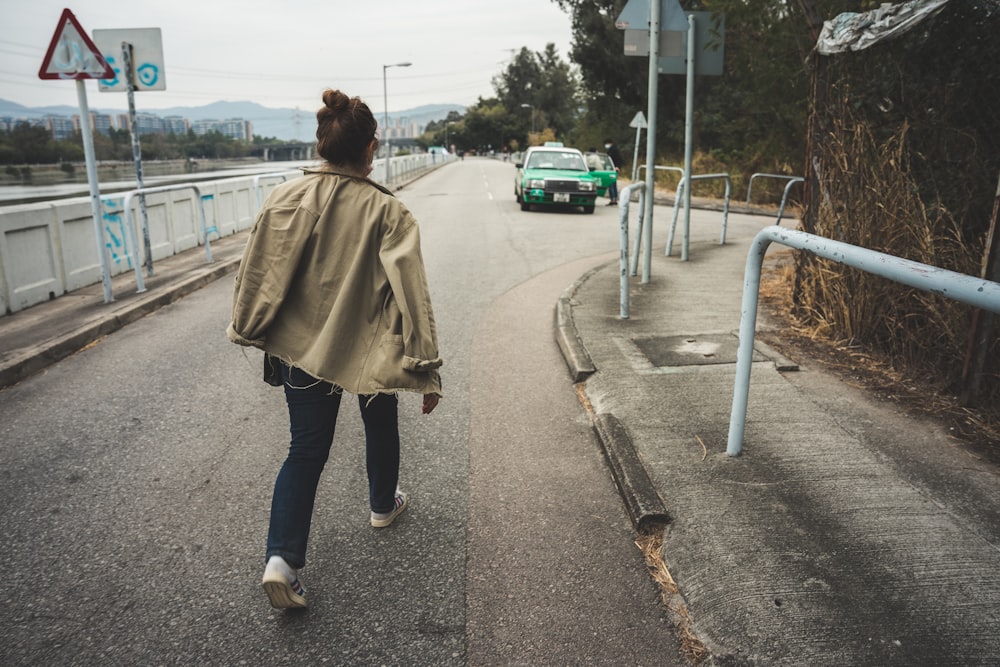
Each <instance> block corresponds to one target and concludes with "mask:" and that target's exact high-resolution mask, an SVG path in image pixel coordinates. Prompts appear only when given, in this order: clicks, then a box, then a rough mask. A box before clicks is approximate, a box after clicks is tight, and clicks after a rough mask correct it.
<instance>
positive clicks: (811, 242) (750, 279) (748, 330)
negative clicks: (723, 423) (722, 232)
mask: <svg viewBox="0 0 1000 667" xmlns="http://www.w3.org/2000/svg"><path fill="white" fill-rule="evenodd" d="M771 243H780V244H782V245H786V246H789V247H791V248H797V249H799V250H805V251H806V252H811V253H813V254H814V255H818V256H820V257H824V258H826V259H830V260H833V261H835V262H839V263H841V264H846V265H847V266H852V267H854V268H856V269H860V270H862V271H865V272H867V273H873V274H875V275H878V276H882V277H883V278H888V279H889V280H893V281H895V282H898V283H902V284H904V285H909V286H910V287H916V288H917V289H922V290H926V291H929V292H934V293H936V294H940V295H941V296H946V297H948V298H950V299H954V300H956V301H961V302H963V303H967V304H970V305H972V306H976V307H977V308H982V309H984V310H989V311H991V312H994V313H1000V283H996V282H993V281H990V280H986V279H985V278H976V277H974V276H969V275H966V274H964V273H956V272H954V271H948V270H947V269H941V268H938V267H935V266H930V265H927V264H921V263H919V262H914V261H911V260H908V259H903V258H902V257H896V256H894V255H887V254H885V253H881V252H878V251H875V250H869V249H868V248H861V247H859V246H855V245H850V244H848V243H843V242H841V241H834V240H832V239H827V238H823V237H822V236H816V235H815V234H807V233H806V232H802V231H798V230H793V229H785V228H783V227H778V226H776V225H775V226H771V227H765V228H764V229H762V230H761V231H760V232H758V234H757V236H756V237H755V238H754V240H753V243H752V244H751V246H750V252H749V253H748V256H747V264H746V270H745V273H744V279H743V303H742V307H741V312H740V332H739V350H738V352H737V354H736V380H735V383H734V386H733V408H732V411H731V412H730V415H729V440H728V443H727V444H726V453H727V454H728V455H729V456H739V455H740V453H741V452H742V450H743V433H744V429H745V427H746V415H747V395H748V394H749V392H750V368H751V362H752V360H753V343H754V331H755V329H756V325H757V297H758V293H759V292H760V276H761V268H762V266H763V263H764V253H766V252H767V248H768V246H770V245H771Z"/></svg>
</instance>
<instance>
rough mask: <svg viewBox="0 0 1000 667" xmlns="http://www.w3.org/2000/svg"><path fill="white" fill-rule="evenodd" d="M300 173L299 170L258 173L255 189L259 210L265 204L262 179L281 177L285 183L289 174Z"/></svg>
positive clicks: (254, 178)
mask: <svg viewBox="0 0 1000 667" xmlns="http://www.w3.org/2000/svg"><path fill="white" fill-rule="evenodd" d="M298 173H300V172H297V171H276V172H274V173H272V174H257V175H256V176H254V177H253V191H254V194H255V195H256V196H257V210H258V211H259V210H260V207H261V206H263V205H264V193H263V189H262V188H261V181H263V180H264V179H268V178H280V179H281V182H282V183H284V182H285V181H287V180H288V177H289V176H291V175H292V174H298Z"/></svg>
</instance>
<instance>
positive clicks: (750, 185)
mask: <svg viewBox="0 0 1000 667" xmlns="http://www.w3.org/2000/svg"><path fill="white" fill-rule="evenodd" d="M758 177H759V178H787V179H788V183H786V184H785V191H784V193H783V194H782V195H781V206H779V207H778V218H777V219H776V220H775V221H774V224H776V225H780V224H781V215H782V214H783V213H784V212H785V204H786V203H787V202H788V193H789V192H790V191H791V189H792V186H793V185H795V184H796V183H802V182H804V181H805V180H806V179H804V178H802V177H801V176H785V175H784V174H762V173H758V174H751V176H750V182H749V183H747V205H746V210H747V212H748V213H749V212H750V193H751V192H753V179H755V178H758Z"/></svg>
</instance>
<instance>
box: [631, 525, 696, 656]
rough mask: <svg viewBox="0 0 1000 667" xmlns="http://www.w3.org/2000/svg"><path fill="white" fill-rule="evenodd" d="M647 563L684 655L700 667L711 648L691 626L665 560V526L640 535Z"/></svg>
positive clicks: (640, 547) (637, 543) (642, 550)
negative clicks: (699, 637) (672, 622)
mask: <svg viewBox="0 0 1000 667" xmlns="http://www.w3.org/2000/svg"><path fill="white" fill-rule="evenodd" d="M635 545H636V546H637V547H639V551H641V552H642V556H643V558H644V559H645V561H646V569H647V570H648V572H649V576H651V577H652V578H653V581H655V582H656V584H657V585H658V586H659V588H660V599H661V600H662V601H663V605H664V606H665V607H666V608H667V611H668V612H669V614H670V616H671V618H672V619H673V621H674V626H675V628H676V629H677V633H678V636H679V638H680V643H681V652H682V653H683V654H684V657H685V658H687V660H688V661H689V662H690V663H691V664H692V665H699V664H701V663H702V662H704V661H705V659H707V658H708V657H709V651H708V648H707V647H706V646H705V645H704V644H703V643H702V642H701V640H700V639H698V636H697V635H696V634H695V632H694V629H693V627H692V625H693V624H692V622H691V616H690V614H689V613H688V609H687V605H685V604H684V600H683V598H682V597H681V594H680V589H678V588H677V583H676V582H675V581H674V578H673V577H672V576H670V570H669V569H668V568H667V564H666V563H665V562H664V560H663V527H662V526H660V527H654V528H652V529H650V530H649V531H647V532H645V533H643V534H641V535H640V536H639V537H638V538H637V539H636V541H635Z"/></svg>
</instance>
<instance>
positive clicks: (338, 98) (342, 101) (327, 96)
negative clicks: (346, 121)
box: [323, 88, 351, 111]
mask: <svg viewBox="0 0 1000 667" xmlns="http://www.w3.org/2000/svg"><path fill="white" fill-rule="evenodd" d="M350 103H351V98H350V97H348V96H347V95H345V94H344V93H342V92H341V91H339V90H332V89H329V88H328V89H327V90H325V91H324V92H323V104H324V105H325V106H326V108H327V109H330V110H331V111H346V110H347V107H348V106H349V105H350Z"/></svg>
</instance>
